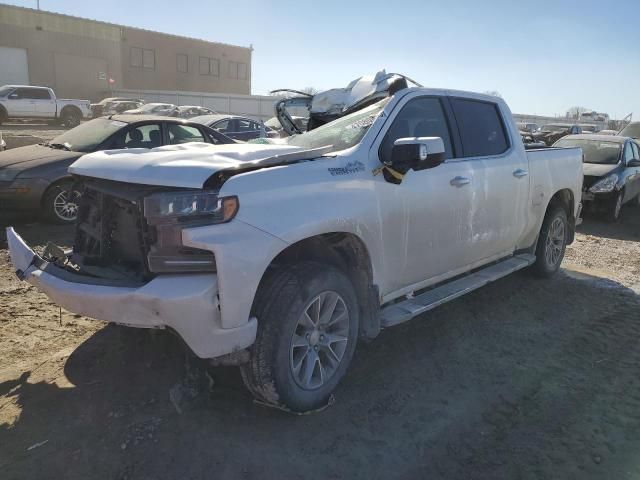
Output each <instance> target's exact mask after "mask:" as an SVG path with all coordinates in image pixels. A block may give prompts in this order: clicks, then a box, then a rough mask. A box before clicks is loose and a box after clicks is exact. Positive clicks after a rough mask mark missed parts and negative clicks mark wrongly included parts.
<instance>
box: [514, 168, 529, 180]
mask: <svg viewBox="0 0 640 480" xmlns="http://www.w3.org/2000/svg"><path fill="white" fill-rule="evenodd" d="M527 175H529V172H527V171H526V170H523V169H522V168H519V169H517V170H516V171H515V172H513V176H514V177H516V178H522V177H526V176H527Z"/></svg>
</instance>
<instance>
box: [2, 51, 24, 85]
mask: <svg viewBox="0 0 640 480" xmlns="http://www.w3.org/2000/svg"><path fill="white" fill-rule="evenodd" d="M11 84H14V85H29V67H28V66H27V51H26V50H25V49H24V48H11V47H0V85H11Z"/></svg>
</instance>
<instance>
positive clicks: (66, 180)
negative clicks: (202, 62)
mask: <svg viewBox="0 0 640 480" xmlns="http://www.w3.org/2000/svg"><path fill="white" fill-rule="evenodd" d="M188 142H206V143H213V144H228V143H235V141H234V140H232V139H230V138H229V137H227V136H225V135H223V134H221V133H220V132H217V131H215V130H213V129H211V128H208V127H207V126H205V125H201V124H199V123H194V122H189V121H186V120H182V119H179V118H167V117H157V116H142V115H113V116H111V117H101V118H96V119H93V120H90V121H88V122H86V123H83V124H82V125H79V126H77V127H76V128H73V129H71V130H69V131H67V132H65V133H63V134H62V135H60V136H58V137H56V138H54V139H53V140H51V141H50V142H45V143H41V144H39V145H30V146H27V147H20V148H14V149H12V150H7V151H6V152H2V153H0V211H4V212H5V213H7V212H12V213H13V212H16V211H41V213H42V214H43V215H44V217H45V219H47V220H49V221H52V222H56V223H69V222H74V221H75V219H76V214H77V199H78V197H79V195H80V194H79V193H78V192H77V191H72V184H73V183H72V180H71V177H70V175H69V174H68V173H67V168H68V167H69V165H71V164H72V163H73V162H74V161H76V160H77V159H78V158H80V157H81V156H82V155H84V154H85V153H90V152H96V151H99V150H112V149H114V150H115V149H121V148H154V147H159V146H161V145H175V144H180V143H188Z"/></svg>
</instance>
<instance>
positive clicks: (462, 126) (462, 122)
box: [451, 97, 510, 157]
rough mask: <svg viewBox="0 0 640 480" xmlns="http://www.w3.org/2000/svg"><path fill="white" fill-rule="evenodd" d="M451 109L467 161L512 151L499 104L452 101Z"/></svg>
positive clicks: (454, 99) (482, 101)
mask: <svg viewBox="0 0 640 480" xmlns="http://www.w3.org/2000/svg"><path fill="white" fill-rule="evenodd" d="M451 107H452V109H453V113H454V115H455V118H456V122H457V123H458V131H459V132H460V139H461V141H462V156H463V157H488V156H494V155H501V154H503V153H505V152H506V151H507V150H508V149H509V146H510V145H509V140H508V137H507V133H506V129H505V125H504V122H503V120H502V115H501V113H500V110H499V109H498V105H497V104H495V103H493V102H487V101H484V100H474V99H469V98H457V97H452V98H451Z"/></svg>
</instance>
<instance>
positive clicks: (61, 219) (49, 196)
mask: <svg viewBox="0 0 640 480" xmlns="http://www.w3.org/2000/svg"><path fill="white" fill-rule="evenodd" d="M80 195H81V194H80V192H79V191H77V190H74V189H73V183H72V182H71V181H63V182H59V183H57V184H55V185H53V186H51V187H49V190H47V193H45V195H44V197H43V199H42V206H43V210H44V216H45V219H46V220H47V221H49V222H51V223H59V224H72V223H74V222H75V221H76V219H77V218H78V204H79V200H80Z"/></svg>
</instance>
